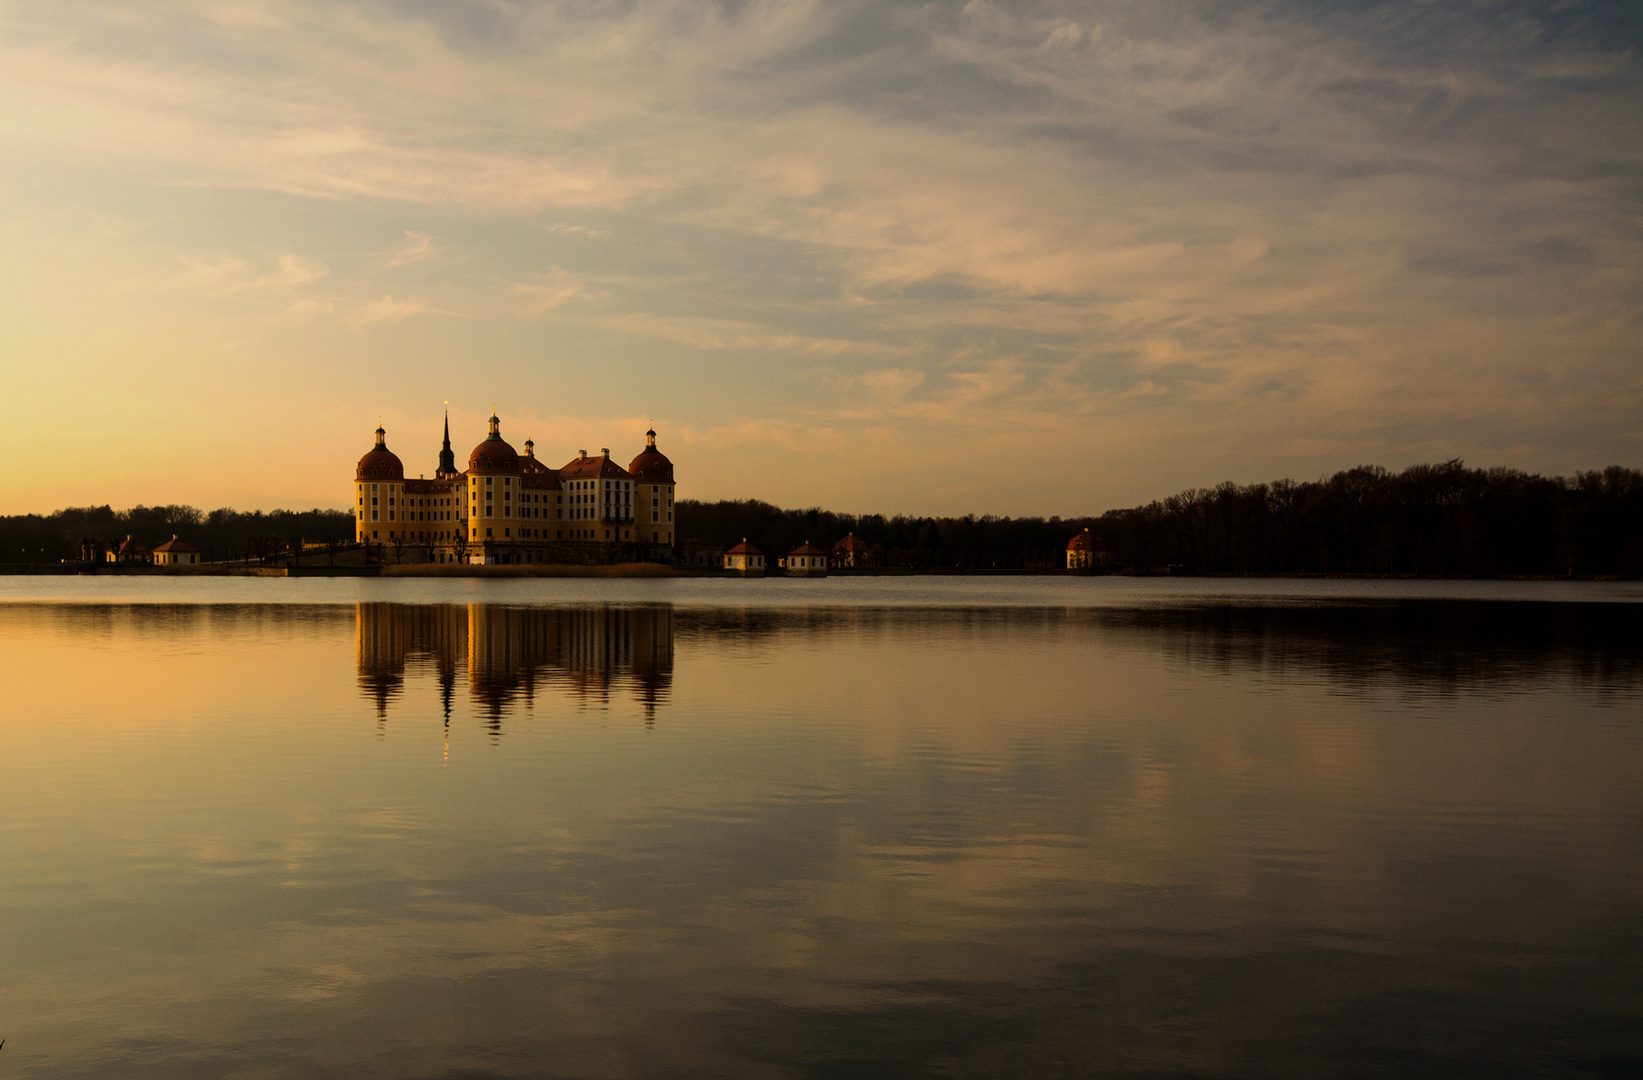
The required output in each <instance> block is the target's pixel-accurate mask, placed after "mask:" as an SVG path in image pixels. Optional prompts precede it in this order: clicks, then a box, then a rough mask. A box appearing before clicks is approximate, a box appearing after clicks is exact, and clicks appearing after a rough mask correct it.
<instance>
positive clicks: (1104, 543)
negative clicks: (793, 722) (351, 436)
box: [0, 461, 1643, 577]
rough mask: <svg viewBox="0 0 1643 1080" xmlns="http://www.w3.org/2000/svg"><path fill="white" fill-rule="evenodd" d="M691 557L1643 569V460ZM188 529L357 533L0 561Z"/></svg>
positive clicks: (752, 524) (259, 551)
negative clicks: (1093, 549) (846, 548)
mask: <svg viewBox="0 0 1643 1080" xmlns="http://www.w3.org/2000/svg"><path fill="white" fill-rule="evenodd" d="M677 513H678V522H679V532H678V535H679V536H680V538H681V540H682V542H683V543H682V547H683V549H684V551H683V555H684V557H685V558H686V559H691V557H692V555H693V554H694V553H693V551H692V550H691V549H705V550H707V551H709V552H712V551H715V550H722V549H723V548H726V547H730V546H732V545H734V544H736V543H738V542H740V541H741V540H742V539H743V538H744V537H745V538H747V539H748V540H751V541H752V542H753V543H754V544H756V545H757V546H758V547H759V548H761V549H762V550H763V551H764V552H765V553H766V554H767V555H769V556H771V557H772V558H775V557H778V556H781V555H785V554H786V553H787V552H788V551H790V550H791V549H793V548H794V547H797V546H798V545H799V544H801V543H804V542H806V541H808V542H810V543H812V544H815V545H817V546H819V547H825V548H831V547H832V545H833V543H834V542H835V541H837V540H838V539H840V538H841V537H843V536H844V535H845V534H846V533H855V534H856V536H858V537H859V538H860V539H861V540H862V541H863V542H865V543H866V544H867V545H868V546H869V548H870V556H869V557H870V559H871V561H872V562H874V563H876V564H878V565H881V566H886V567H913V568H918V567H925V568H955V569H1000V570H1020V569H1053V568H1057V567H1062V566H1065V565H1066V546H1067V541H1068V540H1069V539H1071V538H1072V537H1073V536H1074V535H1075V534H1077V533H1078V532H1080V531H1081V530H1083V529H1085V528H1088V529H1089V530H1090V533H1091V535H1092V537H1093V538H1094V539H1095V542H1096V546H1097V549H1098V563H1099V565H1100V566H1102V567H1103V568H1105V569H1109V570H1114V571H1123V570H1129V571H1135V572H1143V573H1144V572H1157V571H1174V572H1179V573H1242V574H1272V573H1279V574H1285V573H1324V574H1328V573H1346V574H1416V575H1432V576H1443V577H1502V576H1506V577H1510V576H1518V575H1556V576H1564V575H1575V576H1609V575H1615V576H1627V577H1637V576H1643V471H1640V470H1637V469H1628V468H1622V467H1620V466H1612V467H1610V468H1607V469H1604V470H1602V471H1601V472H1585V473H1579V474H1578V475H1575V476H1572V477H1543V476H1535V475H1530V474H1527V473H1523V472H1519V471H1517V470H1515V469H1469V468H1467V467H1466V466H1465V465H1463V464H1462V463H1461V462H1459V461H1449V462H1444V463H1443V464H1441V465H1416V466H1413V467H1411V468H1408V469H1405V470H1404V471H1403V472H1401V473H1392V472H1389V471H1388V470H1386V469H1382V468H1378V467H1375V466H1363V467H1360V468H1356V469H1349V470H1347V471H1345V472H1339V473H1336V474H1335V475H1334V476H1331V477H1329V478H1327V479H1324V480H1317V481H1311V482H1296V481H1293V480H1279V481H1275V482H1273V483H1270V484H1249V485H1239V484H1233V483H1225V484H1221V485H1220V486H1218V487H1214V488H1193V489H1190V490H1187V491H1183V492H1180V493H1179V494H1176V495H1171V496H1170V497H1169V498H1167V499H1162V500H1159V501H1157V502H1152V503H1148V504H1147V505H1145V506H1137V507H1133V508H1131V509H1127V510H1110V511H1108V512H1106V513H1105V514H1102V515H1101V516H1100V517H1081V518H1055V517H1052V518H1040V517H1022V518H1010V517H993V516H984V517H977V516H975V515H969V516H966V517H914V516H908V515H897V516H894V517H886V516H884V515H881V514H865V515H855V514H840V513H834V512H832V511H828V510H821V509H816V508H812V509H808V510H783V509H780V508H778V507H775V506H771V505H770V504H769V503H764V502H759V501H757V500H749V501H724V502H713V503H704V502H698V501H695V500H690V499H686V500H682V501H681V502H680V503H679V504H678V507H677ZM173 534H176V535H179V536H181V537H183V538H184V539H186V540H188V541H189V542H190V543H192V544H193V545H194V546H195V547H197V548H199V549H200V550H201V552H202V553H203V555H204V557H205V559H206V560H208V561H216V560H222V559H243V558H247V557H252V558H259V557H267V556H268V553H270V552H278V551H280V550H288V549H289V548H290V547H292V546H294V545H295V544H296V543H298V542H299V541H300V542H306V543H309V544H314V543H325V542H327V541H337V542H346V541H348V540H349V539H351V537H352V535H353V520H352V518H351V517H350V516H349V514H348V512H347V511H345V510H306V511H294V510H275V511H271V512H268V513H264V512H262V511H254V512H251V513H242V512H240V511H237V510H229V509H221V510H213V511H211V512H209V513H206V512H202V511H200V510H197V509H195V508H194V507H191V506H136V507H132V508H131V509H130V510H114V509H111V508H110V507H108V506H96V507H75V508H70V509H67V510H59V511H57V512H56V513H53V514H47V515H39V514H30V515H20V516H14V517H0V563H14V562H27V563H36V562H58V561H60V560H62V559H65V558H68V559H72V558H75V557H77V555H78V553H79V551H80V549H81V545H82V543H83V542H85V541H91V542H94V543H99V544H102V545H103V546H104V547H105V548H106V547H108V546H112V545H114V544H117V543H118V542H119V541H120V540H122V539H124V538H125V537H126V536H128V535H129V536H133V537H135V538H136V539H137V540H139V541H141V542H142V543H143V544H145V545H147V546H148V547H153V546H154V545H155V544H157V543H161V542H163V541H165V540H167V539H169V538H170V537H171V536H172V535H173Z"/></svg>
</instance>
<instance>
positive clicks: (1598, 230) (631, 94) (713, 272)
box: [0, 0, 1643, 486]
mask: <svg viewBox="0 0 1643 1080" xmlns="http://www.w3.org/2000/svg"><path fill="white" fill-rule="evenodd" d="M1640 38H1643V29H1640V26H1639V23H1638V20H1637V19H1636V17H1635V16H1628V15H1625V14H1624V13H1623V12H1621V11H1620V7H1618V6H1615V5H1603V4H1596V3H1573V4H1569V5H1563V6H1560V7H1559V8H1558V9H1557V10H1556V11H1551V10H1549V9H1545V8H1542V7H1539V6H1536V5H1530V4H1526V3H1517V2H1513V0H1507V2H1506V3H1483V2H1481V0H1479V2H1472V0H1457V2H1456V3H1452V4H1446V5H1442V6H1441V7H1436V8H1434V7H1431V6H1430V5H1428V6H1424V7H1420V6H1417V7H1409V8H1396V7H1387V6H1363V5H1356V6H1354V5H1339V6H1335V7H1318V6H1316V5H1301V4H1298V3H1290V2H1285V0H1279V2H1275V3H1270V4H1261V5H1240V4H1231V3H1220V2H1213V0H1212V2H1210V3H1207V4H1200V5H1192V6H1180V5H1134V4H1127V3H1123V4H1121V3H1116V2H1107V0H1056V2H1043V3H1039V2H1033V0H1029V2H1026V3H1019V4H1018V3H1011V4H1004V3H995V2H992V0H966V2H963V3H945V4H927V3H922V2H920V3H897V2H868V0H838V2H835V3H829V4H822V3H819V2H783V0H749V2H748V3H743V4H736V5H723V4H719V3H711V2H708V0H635V2H633V3H629V4H624V5H621V6H619V7H608V6H598V5H584V4H579V3H572V2H568V0H566V2H528V3H508V4H488V3H485V4H479V3H475V4H443V5H390V4H355V5H337V4H332V3H323V2H319V0H239V2H236V3H234V4H222V3H217V2H214V0H210V2H208V0H170V2H166V3H160V2H158V0H153V2H143V0H139V2H135V3H131V4H121V5H107V4H98V3H92V2H89V0H63V2H61V3H56V4H52V5H22V4H11V5H0V160H5V161H9V162H11V163H13V164H12V165H11V166H9V167H5V166H0V168H9V169H10V170H13V171H23V172H28V173H35V174H40V175H53V176H64V177H69V178H72V180H73V183H71V184H69V185H67V186H66V187H65V188H64V190H65V191H72V193H73V194H72V196H70V195H64V196H63V198H64V200H66V201H69V202H72V203H73V204H74V205H75V206H79V205H81V204H82V203H83V202H84V201H86V200H87V199H94V198H97V197H103V198H106V200H107V202H108V204H109V205H111V206H113V205H117V206H121V207H126V206H135V207H138V208H139V209H137V210H134V211H131V212H130V213H129V216H130V217H131V218H132V219H133V220H142V221H146V220H149V219H150V218H151V219H153V220H154V221H156V222H159V223H160V224H156V225H154V226H153V228H154V229H156V230H159V229H161V228H164V229H167V230H169V231H170V232H187V231H189V230H193V233H194V234H193V235H191V236H190V237H189V239H187V240H186V241H185V240H179V239H176V238H174V237H171V236H167V237H166V238H165V243H166V244H168V245H169V246H167V247H165V252H166V255H165V258H164V259H149V260H148V265H160V266H168V267H170V266H174V265H175V262H174V261H172V260H174V259H175V256H174V254H173V253H174V252H175V251H176V250H178V249H180V248H186V249H188V250H192V251H198V252H221V253H231V254H209V255H203V256H191V257H190V258H189V260H187V261H186V262H185V263H184V269H183V270H182V271H181V272H173V271H169V270H168V271H167V273H166V274H165V275H155V274H153V273H152V272H149V271H147V270H146V269H145V270H144V271H142V272H135V271H134V272H132V273H130V274H128V275H126V276H125V277H124V278H122V280H124V281H138V282H143V283H144V284H142V285H141V289H146V290H149V291H156V290H158V291H161V292H164V293H166V294H167V295H177V296H181V295H184V294H189V295H194V296H198V297H205V298H208V299H210V300H212V301H213V302H217V303H219V304H222V305H224V306H225V308H226V306H228V305H231V304H235V303H238V304H253V303H263V304H266V305H267V306H268V307H269V308H270V309H276V308H277V310H279V311H282V312H286V313H289V314H290V315H292V316H297V315H304V316H306V318H307V321H306V323H305V325H308V326H311V327H312V328H314V329H313V332H314V333H321V332H323V331H322V330H321V329H320V328H322V327H334V328H335V329H337V330H338V331H340V332H343V333H344V334H346V332H347V331H349V330H354V329H358V328H359V327H362V326H366V325H372V324H375V323H379V322H395V321H400V320H404V319H407V318H410V317H412V316H414V315H416V314H422V313H435V312H438V313H444V314H451V313H454V312H459V311H460V312H463V313H467V314H469V315H471V316H473V318H472V320H471V322H472V326H473V329H471V330H470V331H469V332H471V333H480V332H481V331H480V330H479V329H478V328H479V327H481V326H483V327H484V328H485V329H484V331H483V332H484V333H486V334H488V335H489V336H488V337H487V338H486V339H485V340H486V342H487V347H494V348H496V349H497V350H499V354H498V358H497V359H496V360H495V361H494V364H495V366H496V368H497V373H498V377H500V378H506V379H510V380H513V381H514V382H515V384H518V385H521V386H528V385H530V384H529V380H530V379H532V378H538V377H542V376H539V375H537V374H536V372H538V371H540V370H541V368H540V366H539V365H537V366H533V364H534V360H533V358H534V357H537V356H539V355H540V354H541V351H542V350H543V349H544V348H547V349H549V350H567V351H568V350H571V349H575V350H585V349H586V350H593V349H596V350H600V351H599V352H597V353H592V354H584V355H597V356H601V357H608V358H612V359H609V360H607V362H606V364H605V365H604V368H603V369H601V370H603V371H608V374H599V375H596V376H593V378H597V379H601V380H604V381H602V382H601V383H600V385H599V387H598V393H600V394H606V395H609V394H615V393H620V392H622V387H623V386H625V385H628V384H630V383H631V382H633V381H638V382H640V383H641V384H642V385H645V386H646V387H647V388H655V387H659V386H663V385H667V386H672V387H677V388H679V393H680V394H681V395H684V396H686V397H688V398H689V399H690V402H691V403H690V404H689V406H688V407H689V408H692V409H695V410H698V413H697V415H694V416H692V417H690V422H691V423H692V424H693V425H695V427H696V428H698V429H700V430H708V429H710V428H713V429H718V428H724V429H725V430H729V429H730V428H732V427H740V426H741V425H752V427H749V428H747V430H756V429H757V427H758V425H759V424H764V423H770V424H776V425H777V426H780V425H781V424H782V423H785V422H789V421H792V420H793V419H794V418H795V417H800V418H802V419H803V422H804V423H806V424H810V425H812V426H814V427H816V429H817V430H818V431H821V430H838V431H846V430H851V428H850V427H849V425H858V427H859V426H860V425H888V427H887V429H886V430H887V431H888V432H889V433H888V434H885V435H883V436H882V438H885V439H890V440H892V441H893V440H894V439H895V438H897V437H898V436H896V434H895V432H894V424H896V423H898V422H900V423H907V424H913V425H921V428H920V430H919V431H918V433H917V438H918V439H919V440H920V444H921V445H926V446H929V445H942V446H956V445H957V444H959V443H960V442H962V441H964V440H966V439H970V438H971V437H972V433H973V432H975V431H977V430H981V429H987V430H992V429H995V428H1000V427H1001V425H1005V424H1013V425H1016V426H1017V427H1018V428H1020V429H1021V430H1037V429H1040V428H1053V429H1054V430H1055V431H1056V432H1057V433H1058V436H1059V437H1065V438H1078V437H1083V438H1086V439H1089V440H1092V441H1100V440H1103V439H1105V438H1107V437H1108V433H1109V432H1111V431H1114V430H1119V429H1120V428H1122V429H1123V430H1125V431H1129V432H1131V433H1133V435H1134V437H1135V438H1137V439H1139V440H1140V444H1139V446H1138V448H1137V449H1136V450H1135V451H1134V453H1136V454H1139V455H1141V459H1145V461H1150V462H1151V463H1152V464H1145V463H1144V462H1143V463H1138V464H1136V465H1135V469H1136V470H1137V472H1136V474H1135V475H1136V476H1137V477H1143V478H1142V479H1137V480H1136V484H1137V486H1145V485H1154V484H1160V485H1161V484H1168V483H1170V482H1172V479H1170V478H1173V477H1174V474H1173V473H1171V472H1170V471H1169V470H1173V469H1176V468H1177V467H1178V466H1177V465H1176V464H1172V463H1173V462H1177V461H1178V460H1180V459H1181V455H1183V454H1186V453H1188V452H1189V451H1190V450H1192V449H1194V448H1196V449H1197V450H1198V451H1199V452H1200V454H1201V457H1202V459H1203V460H1205V461H1207V462H1213V463H1215V467H1216V468H1223V467H1224V468H1228V469H1233V468H1237V469H1245V470H1255V469H1266V468H1268V467H1269V466H1270V464H1271V463H1272V462H1273V461H1274V460H1275V457H1274V456H1275V455H1276V456H1278V457H1282V456H1283V455H1292V456H1295V457H1296V464H1297V468H1300V467H1303V466H1304V467H1307V468H1310V467H1313V464H1314V463H1315V462H1316V461H1319V460H1322V459H1323V458H1324V457H1326V456H1327V455H1328V454H1329V453H1331V452H1332V451H1330V450H1328V448H1329V447H1350V446H1358V445H1380V446H1385V447H1386V448H1387V451H1386V452H1387V453H1388V454H1397V453H1400V452H1407V453H1416V452H1419V451H1420V450H1421V449H1422V448H1427V447H1430V446H1433V445H1437V444H1438V443H1439V442H1443V443H1444V444H1445V445H1450V444H1453V445H1456V446H1457V447H1459V448H1460V449H1462V450H1465V452H1466V453H1467V455H1468V456H1470V457H1473V458H1477V457H1479V456H1480V455H1486V454H1488V453H1491V452H1497V451H1498V452H1499V453H1501V454H1504V455H1510V456H1513V460H1514V463H1524V464H1534V463H1535V462H1536V461H1544V462H1546V463H1548V466H1549V465H1550V463H1552V462H1562V461H1567V460H1569V459H1570V458H1571V457H1572V456H1573V455H1576V454H1584V455H1587V456H1588V457H1590V456H1594V455H1595V456H1597V457H1601V456H1602V455H1603V454H1605V453H1608V452H1609V448H1617V449H1615V450H1614V452H1615V453H1619V452H1621V449H1619V448H1623V447H1630V446H1635V436H1636V432H1637V420H1636V417H1637V416H1638V415H1643V373H1640V371H1639V368H1638V365H1636V363H1635V357H1636V355H1638V354H1639V352H1640V351H1643V326H1640V320H1639V319H1638V317H1637V312H1638V311H1639V310H1643V284H1640V281H1639V278H1638V276H1637V274H1636V272H1635V270H1636V267H1637V266H1638V265H1639V264H1640V263H1643V229H1640V228H1639V226H1638V215H1637V194H1636V193H1637V181H1638V179H1639V178H1643V137H1640V136H1639V134H1638V129H1637V126H1636V123H1635V114H1636V110H1635V101H1636V100H1637V95H1638V92H1639V89H1640V88H1639V85H1638V84H1639V67H1638V61H1637V59H1636V57H1637V55H1638V51H1637V46H1638V45H1639V43H1640ZM113 174H117V176H118V180H111V179H109V177H110V176H111V175H113ZM7 175H12V173H10V172H8V173H7ZM93 177H95V178H96V179H88V178H93ZM104 184H108V185H111V187H110V188H109V189H108V190H114V191H115V192H116V194H107V193H106V191H105V189H104V188H102V187H100V186H99V185H104ZM76 185H78V186H76ZM8 190H11V189H8ZM99 193H101V194H99ZM39 198H41V199H47V197H46V196H39ZM48 201H49V200H48ZM274 207H277V208H278V211H277V212H269V210H270V208H274ZM26 209H27V210H30V211H32V210H35V209H37V208H36V207H32V206H30V207H27V208H26ZM264 215H266V216H264ZM35 216H39V215H38V214H36V215H35ZM146 227H147V226H143V227H140V228H139V229H138V231H139V232H141V231H142V228H146ZM287 234H290V235H287ZM434 236H437V237H438V238H439V243H438V245H437V247H436V246H435V244H434V242H433V240H432V239H431V237H434ZM592 240H598V241H599V242H598V243H596V244H595V243H588V242H586V241H592ZM126 243H128V244H130V245H132V246H133V250H136V247H135V245H137V244H138V243H139V241H127V242H126ZM154 243H155V244H156V245H159V244H160V243H161V242H160V241H159V240H156V241H154ZM45 247H49V245H44V246H43V248H42V249H43V250H44V249H45ZM298 250H300V251H302V252H304V253H305V254H304V255H303V256H302V257H300V258H299V257H298V256H296V255H290V254H272V255H270V254H264V253H268V252H275V253H288V252H292V251H298ZM146 253H147V251H146V249H144V251H142V252H140V253H139V254H146ZM436 255H437V258H436V257H435V256H436ZM131 258H132V261H134V262H139V263H141V262H142V261H143V260H142V259H141V258H140V257H139V255H133V256H132V257H131ZM395 275H397V276H395ZM413 277H414V279H415V281H414V284H408V281H409V279H411V278H413ZM321 279H323V280H324V285H323V289H324V291H325V293H326V295H325V296H319V295H317V293H318V291H319V288H318V287H316V285H315V283H316V282H318V281H320V280H321ZM413 290H414V293H415V297H416V298H415V299H406V298H405V297H407V296H408V295H410V293H411V292H412V291H413ZM309 293H313V294H315V295H309ZM298 294H301V295H300V296H299V295H298ZM396 297H398V298H399V299H395V298H396ZM263 298H265V299H263ZM547 313H552V318H544V317H543V316H544V315H545V314H547ZM341 340H342V339H339V341H341ZM355 345H357V341H350V342H349V343H348V344H340V343H339V344H336V345H334V346H332V347H334V348H336V349H338V350H339V351H346V350H347V349H348V348H352V347H355ZM508 350H512V352H509V351H508ZM579 354H581V353H579ZM543 392H546V391H545V390H544V391H543ZM589 392H590V393H592V392H593V391H592V390H591V389H590V391H589ZM691 395H695V396H691ZM1131 418H1136V420H1135V423H1136V426H1135V427H1133V428H1130V427H1126V426H1124V425H1127V424H1128V423H1129V422H1130V419H1131ZM1120 421H1122V422H1123V423H1120ZM1143 421H1149V422H1150V423H1149V422H1143ZM879 437H881V436H875V438H879ZM907 437H908V438H912V436H911V435H909V436H907ZM1000 437H1001V438H1002V437H1004V436H1002V435H1001V436H1000ZM1182 440H1185V442H1184V443H1183V442H1182ZM1526 447H1527V448H1538V449H1525V448H1526ZM1400 448H1402V449H1401V450H1400ZM1340 452H1341V453H1345V452H1346V451H1345V450H1342V451H1340ZM1535 455H1540V457H1539V458H1536V457H1535ZM1141 459H1137V460H1138V462H1140V461H1141ZM1206 467H1208V466H1206ZM1166 474H1168V477H1170V478H1166ZM1245 475H1247V474H1245ZM999 482H1000V483H1004V482H1005V481H1004V480H1003V479H1002V478H1000V479H999ZM1093 482H1094V481H1092V483H1093ZM1012 483H1013V482H1012Z"/></svg>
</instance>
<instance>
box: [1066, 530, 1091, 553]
mask: <svg viewBox="0 0 1643 1080" xmlns="http://www.w3.org/2000/svg"><path fill="white" fill-rule="evenodd" d="M1094 548H1095V541H1094V540H1092V539H1091V538H1090V530H1088V529H1085V530H1084V531H1083V532H1081V533H1079V534H1078V535H1077V536H1075V537H1073V538H1072V539H1071V540H1068V541H1067V550H1068V551H1091V550H1093V549H1094Z"/></svg>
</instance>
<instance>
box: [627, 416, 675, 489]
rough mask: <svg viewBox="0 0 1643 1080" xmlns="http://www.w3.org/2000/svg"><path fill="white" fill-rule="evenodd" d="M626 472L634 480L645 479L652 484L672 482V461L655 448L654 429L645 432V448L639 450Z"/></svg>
mask: <svg viewBox="0 0 1643 1080" xmlns="http://www.w3.org/2000/svg"><path fill="white" fill-rule="evenodd" d="M628 472H630V473H632V474H633V478H634V479H635V480H645V481H649V482H650V483H652V484H671V483H673V462H671V461H669V460H668V459H667V455H666V454H664V453H662V452H661V451H660V450H658V449H656V429H655V428H652V429H650V430H649V431H647V432H645V448H644V449H643V450H641V451H639V456H638V457H636V458H634V459H633V461H632V462H631V463H630V464H629V465H628Z"/></svg>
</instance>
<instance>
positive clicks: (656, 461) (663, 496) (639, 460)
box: [628, 428, 673, 545]
mask: <svg viewBox="0 0 1643 1080" xmlns="http://www.w3.org/2000/svg"><path fill="white" fill-rule="evenodd" d="M628 472H630V473H632V474H633V486H634V488H635V495H636V496H637V497H636V499H635V501H634V507H633V525H634V529H633V531H634V533H635V539H637V540H639V541H640V542H642V543H647V544H666V545H671V544H672V543H673V462H671V461H669V460H668V458H667V455H666V454H664V453H662V452H661V451H660V450H658V449H656V429H655V428H651V429H650V430H649V431H647V432H645V449H644V450H643V451H642V452H641V453H640V454H639V456H638V457H636V458H634V459H633V463H632V464H631V465H629V466H628Z"/></svg>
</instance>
